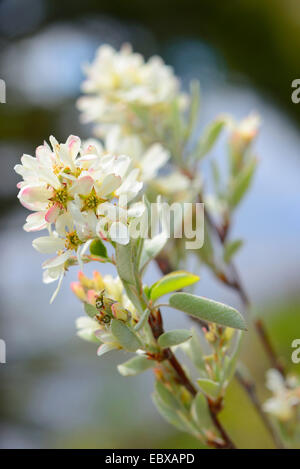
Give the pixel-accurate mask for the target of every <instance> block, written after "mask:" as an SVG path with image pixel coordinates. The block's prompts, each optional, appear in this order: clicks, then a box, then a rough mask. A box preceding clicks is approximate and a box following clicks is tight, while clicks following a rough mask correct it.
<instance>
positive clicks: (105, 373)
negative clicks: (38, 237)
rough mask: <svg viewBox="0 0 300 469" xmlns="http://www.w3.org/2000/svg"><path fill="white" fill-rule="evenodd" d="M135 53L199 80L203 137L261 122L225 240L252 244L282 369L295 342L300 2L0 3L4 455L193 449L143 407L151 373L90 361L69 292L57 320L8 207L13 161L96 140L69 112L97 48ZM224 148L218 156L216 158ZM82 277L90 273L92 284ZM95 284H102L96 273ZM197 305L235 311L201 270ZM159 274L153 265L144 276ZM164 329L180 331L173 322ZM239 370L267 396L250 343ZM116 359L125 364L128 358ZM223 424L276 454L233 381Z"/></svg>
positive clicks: (257, 292) (108, 359)
mask: <svg viewBox="0 0 300 469" xmlns="http://www.w3.org/2000/svg"><path fill="white" fill-rule="evenodd" d="M124 41H128V42H131V43H132V44H133V47H134V49H135V50H137V51H139V52H141V53H143V54H145V56H146V57H149V56H150V55H152V54H156V53H158V54H160V55H162V57H163V58H164V59H165V61H166V62H167V63H168V64H171V65H172V66H173V67H174V68H175V71H176V73H177V74H178V75H179V77H180V78H181V81H182V85H183V87H184V88H187V87H188V83H189V81H190V79H191V78H199V79H200V82H201V88H202V106H201V107H202V109H201V116H200V119H199V129H201V128H203V127H204V126H205V124H207V123H208V122H209V121H210V120H212V119H213V118H214V117H215V116H216V115H217V114H219V113H221V112H229V113H232V114H233V115H234V116H235V117H236V118H242V117H244V116H245V115H246V114H248V113H249V112H250V111H253V110H256V111H258V112H259V113H260V114H261V116H262V129H261V134H260V136H259V138H258V141H257V153H258V155H259V158H260V165H259V169H258V173H257V175H256V178H255V183H254V185H253V188H252V191H251V193H250V194H249V195H248V196H247V199H246V200H245V201H244V203H243V204H242V206H241V208H240V210H239V212H238V214H237V217H236V220H235V222H236V223H235V228H234V234H236V235H237V236H242V237H244V238H245V239H246V244H245V247H244V248H243V250H242V251H241V253H240V254H239V256H238V259H237V261H238V266H239V269H240V271H241V274H242V278H243V281H244V283H245V284H246V285H247V288H248V290H249V294H250V296H251V297H252V299H253V302H254V305H255V310H256V312H257V313H258V314H262V315H263V317H264V319H265V321H266V324H267V327H268V328H269V330H270V333H272V336H273V340H274V345H275V347H276V349H277V350H278V352H279V353H280V354H281V355H282V357H283V358H284V359H285V361H286V363H287V364H288V366H289V367H290V369H292V368H293V367H294V368H293V369H294V371H296V372H298V373H299V372H300V365H298V366H297V365H292V363H291V360H290V355H291V342H292V340H293V339H294V338H300V293H299V261H300V249H299V235H300V218H299V208H300V206H299V202H300V195H299V185H300V129H299V127H300V104H299V105H296V104H293V103H292V102H291V91H292V89H291V82H292V80H293V79H295V78H300V76H299V75H300V54H299V49H300V4H299V2H298V1H297V0H285V1H284V2H282V1H280V0H273V1H272V2H270V1H268V0H244V1H243V0H236V1H234V0H228V1H226V2H220V1H217V0H207V1H204V0H203V1H202V0H198V1H192V0H185V1H184V2H182V1H181V0H173V1H172V2H166V1H165V2H164V1H161V0H160V1H158V0H152V1H151V2H145V1H142V0H131V1H130V2H125V1H122V0H119V1H118V0H101V1H100V0H85V1H84V2H73V1H67V0H60V1H54V0H51V1H50V0H2V1H0V78H2V79H4V80H5V81H6V84H7V103H6V104H0V165H1V169H0V230H1V231H0V242H1V266H0V269H1V270H0V302H1V313H0V338H2V339H5V341H6V344H7V364H6V365H0V447H3V448H45V447H47V448H48V447H50V448H55V447H57V448H138V447H144V448H188V447H196V446H195V445H196V443H195V441H194V440H192V439H191V438H190V437H188V436H186V435H184V434H181V433H179V432H177V431H175V430H173V429H172V428H171V427H170V426H169V425H168V424H167V423H165V422H164V421H163V420H162V419H161V417H160V416H159V415H158V413H157V412H156V409H155V408H154V406H153V404H152V402H151V400H150V397H149V389H151V388H152V376H151V372H147V373H146V374H144V375H142V376H138V377H136V378H122V377H120V376H119V375H118V372H117V370H116V365H117V364H118V363H119V362H120V361H121V360H120V355H119V354H114V353H112V354H111V355H108V356H105V358H103V359H99V358H97V356H96V354H95V347H94V346H93V345H92V344H88V343H84V342H83V341H81V340H80V339H79V338H77V337H76V335H75V325H74V321H75V319H76V317H78V316H79V315H81V313H82V311H81V307H80V305H79V304H78V302H77V301H76V299H75V298H73V296H72V294H71V292H70V288H69V282H70V281H71V280H74V279H75V277H76V272H75V269H74V270H73V271H70V272H69V274H68V276H67V279H66V280H65V281H64V284H63V289H62V291H61V292H60V294H59V296H58V298H57V300H56V301H55V303H54V304H53V305H52V306H50V305H49V298H50V296H51V293H52V288H53V285H52V286H49V285H48V286H47V285H43V284H42V283H41V267H40V264H41V261H42V259H41V256H40V255H39V254H38V253H36V252H35V251H33V250H32V249H31V240H32V238H33V237H32V236H31V235H30V234H27V233H25V232H23V231H22V228H21V227H22V224H23V222H24V219H25V216H26V210H25V209H23V208H22V207H20V206H19V205H18V203H17V200H16V193H17V189H16V187H15V185H16V182H17V180H18V178H17V175H15V174H14V172H13V166H14V165H15V164H16V163H17V162H18V161H19V158H20V156H21V154H22V153H29V154H33V153H34V149H35V147H36V146H38V145H39V144H40V143H41V142H42V141H43V140H44V139H47V138H48V136H49V135H50V134H54V135H55V136H56V137H57V138H58V140H59V141H64V140H65V139H66V137H67V136H68V135H69V134H71V133H73V134H78V135H80V136H81V137H82V138H86V137H88V136H90V129H89V128H88V127H86V126H85V127H83V126H82V125H80V123H79V120H78V113H77V111H76V108H75V100H76V99H77V97H78V96H79V94H80V83H81V81H82V78H83V75H82V71H81V65H82V63H84V62H87V61H89V60H91V59H92V58H93V56H94V53H95V49H96V48H97V46H99V45H100V44H102V43H106V42H108V43H110V44H112V45H113V46H116V47H119V46H120V45H121V44H122V43H123V42H124ZM222 148H223V146H222V142H221V144H220V145H219V146H217V148H216V150H215V154H217V156H218V157H220V158H222V157H223V156H224V155H223V150H222ZM88 271H89V270H88ZM101 272H103V273H108V272H111V271H110V270H109V269H108V268H106V267H103V268H102V269H101ZM200 274H201V283H200V286H199V292H201V293H202V294H204V295H207V296H211V297H213V298H214V299H218V300H221V301H222V300H223V301H228V302H229V303H231V304H232V305H235V306H236V307H240V306H241V305H240V304H239V302H238V299H237V298H236V297H235V295H233V294H232V293H231V292H229V291H228V290H225V289H224V288H223V287H221V286H220V285H219V284H217V283H216V282H215V281H214V280H213V279H212V278H211V276H210V275H209V274H208V273H207V272H206V271H205V270H203V272H202V271H201V272H200ZM157 276H158V272H157V271H156V269H155V267H152V269H151V270H150V273H149V278H150V279H151V280H153V281H154V280H155V278H157ZM166 323H167V326H168V327H169V326H172V327H174V326H179V325H182V324H183V318H182V315H180V313H178V314H175V313H174V314H171V317H170V313H169V315H168V316H167V317H166ZM243 355H244V359H245V361H246V363H247V365H248V366H249V368H250V370H251V372H252V373H253V375H254V376H255V377H256V379H257V382H258V391H259V395H260V397H261V398H262V399H264V398H266V397H267V396H268V392H267V391H266V390H265V389H264V387H263V383H264V376H265V371H266V369H267V368H268V362H267V360H266V358H265V356H264V353H263V351H262V350H261V348H260V345H259V344H257V343H256V341H255V339H254V337H253V334H252V331H251V330H250V331H249V333H248V334H247V338H246V340H245V342H244V346H243ZM123 358H124V360H123V361H125V359H126V356H125V355H124V357H123ZM226 402H227V405H226V409H225V410H224V411H223V414H222V420H223V422H224V425H225V426H226V428H227V429H228V431H229V433H230V434H231V436H232V438H233V439H234V441H235V442H236V443H237V445H238V446H240V447H243V448H271V447H272V442H271V440H270V438H269V436H268V434H267V433H266V432H265V430H264V428H263V426H262V424H261V421H260V419H259V417H258V416H257V414H256V413H255V410H254V409H253V408H252V407H251V405H250V404H249V403H248V400H247V397H246V395H245V394H244V393H243V391H242V390H241V389H240V388H239V386H238V384H237V383H235V382H233V383H232V385H231V387H230V389H229V393H228V397H227V401H226Z"/></svg>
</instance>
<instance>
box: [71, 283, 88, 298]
mask: <svg viewBox="0 0 300 469" xmlns="http://www.w3.org/2000/svg"><path fill="white" fill-rule="evenodd" d="M71 289H72V292H73V293H74V294H75V295H76V296H77V298H79V300H80V301H86V294H85V291H84V288H83V287H82V285H81V284H80V283H79V282H72V283H71Z"/></svg>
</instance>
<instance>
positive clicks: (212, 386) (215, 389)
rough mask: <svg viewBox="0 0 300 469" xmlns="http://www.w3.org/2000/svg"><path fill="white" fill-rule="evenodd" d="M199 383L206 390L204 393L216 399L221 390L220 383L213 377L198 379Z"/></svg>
mask: <svg viewBox="0 0 300 469" xmlns="http://www.w3.org/2000/svg"><path fill="white" fill-rule="evenodd" d="M197 383H198V385H199V387H200V388H201V390H202V391H203V392H204V394H206V395H207V396H210V397H212V398H213V399H216V398H217V397H218V395H219V391H220V383H216V382H215V381H212V380H211V379H205V378H199V379H197Z"/></svg>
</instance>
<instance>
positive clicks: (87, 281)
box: [78, 270, 94, 289]
mask: <svg viewBox="0 0 300 469" xmlns="http://www.w3.org/2000/svg"><path fill="white" fill-rule="evenodd" d="M78 280H79V282H80V283H81V285H82V286H83V287H85V288H88V289H90V288H94V282H93V280H91V279H89V278H88V277H87V276H86V275H84V273H83V272H82V271H81V270H80V271H79V272H78Z"/></svg>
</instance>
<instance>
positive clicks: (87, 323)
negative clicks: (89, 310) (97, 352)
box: [76, 316, 100, 342]
mask: <svg viewBox="0 0 300 469" xmlns="http://www.w3.org/2000/svg"><path fill="white" fill-rule="evenodd" d="M99 327H100V326H99V323H98V322H97V321H95V319H92V318H89V317H88V316H80V317H79V318H78V319H76V328H77V335H78V336H79V337H81V339H84V340H87V341H89V342H99V340H98V339H97V337H96V335H95V332H96V331H98V330H99Z"/></svg>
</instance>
